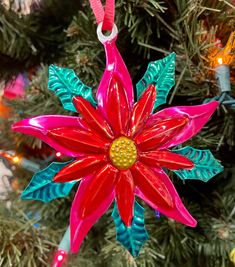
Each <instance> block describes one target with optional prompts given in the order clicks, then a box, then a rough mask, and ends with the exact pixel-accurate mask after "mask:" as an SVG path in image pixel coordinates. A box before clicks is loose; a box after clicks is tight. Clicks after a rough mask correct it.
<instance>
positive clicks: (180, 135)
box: [147, 101, 219, 149]
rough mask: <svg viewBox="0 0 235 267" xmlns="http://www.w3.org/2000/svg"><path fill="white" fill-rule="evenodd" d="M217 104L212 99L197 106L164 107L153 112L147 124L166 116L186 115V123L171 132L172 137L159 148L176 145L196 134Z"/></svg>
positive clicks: (156, 121)
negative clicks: (179, 128) (173, 132)
mask: <svg viewBox="0 0 235 267" xmlns="http://www.w3.org/2000/svg"><path fill="white" fill-rule="evenodd" d="M218 104H219V102H218V101H212V102H210V103H208V104H203V105H198V106H182V107H172V108H166V109H163V110H161V111H159V112H157V113H155V114H153V115H152V116H151V117H150V118H149V121H148V122H147V125H148V126H149V127H151V126H153V125H154V124H156V123H158V122H159V121H162V120H165V119H166V118H174V117H175V116H180V117H183V116H185V117H187V118H188V123H187V125H185V127H182V128H181V130H180V131H177V132H176V133H175V134H173V135H172V138H170V139H169V140H168V142H165V143H164V144H163V145H162V146H161V149H163V148H169V147H172V146H176V145H178V144H181V143H183V142H185V141H187V140H188V139H190V138H191V137H193V136H194V135H196V134H197V133H198V132H199V131H200V130H201V129H202V127H203V126H204V125H205V123H207V121H208V120H209V118H210V117H211V115H212V114H213V113H214V111H215V110H216V108H217V106H218Z"/></svg>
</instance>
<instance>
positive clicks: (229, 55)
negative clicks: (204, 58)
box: [208, 31, 235, 68]
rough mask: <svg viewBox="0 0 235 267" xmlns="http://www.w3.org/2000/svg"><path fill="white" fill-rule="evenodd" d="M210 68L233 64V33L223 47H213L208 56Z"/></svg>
mask: <svg viewBox="0 0 235 267" xmlns="http://www.w3.org/2000/svg"><path fill="white" fill-rule="evenodd" d="M208 58H209V61H210V65H211V67H212V68H214V67H217V66H219V65H222V64H224V65H233V64H234V63H235V31H234V32H231V34H230V36H229V38H228V41H227V43H226V45H225V47H217V46H216V47H214V48H213V50H212V52H211V53H210V54H209V55H208Z"/></svg>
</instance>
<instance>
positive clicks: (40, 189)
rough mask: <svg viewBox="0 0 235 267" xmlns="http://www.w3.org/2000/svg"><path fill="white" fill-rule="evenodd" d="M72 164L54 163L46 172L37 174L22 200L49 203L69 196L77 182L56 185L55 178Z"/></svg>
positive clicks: (22, 195) (42, 171)
mask: <svg viewBox="0 0 235 267" xmlns="http://www.w3.org/2000/svg"><path fill="white" fill-rule="evenodd" d="M70 163H71V161H69V162H64V163H61V162H53V163H51V164H50V165H49V166H48V167H47V168H45V169H44V170H41V171H39V172H37V173H36V174H35V175H34V176H33V178H32V180H31V181H30V183H29V184H28V186H27V187H26V189H25V190H24V192H23V193H22V194H21V198H22V199H30V200H32V199H33V200H41V201H43V202H49V201H51V200H53V199H55V198H58V197H65V196H67V195H68V194H69V192H70V191H71V189H72V187H73V186H74V185H75V183H76V182H68V183H55V182H53V178H54V176H55V175H56V174H57V173H58V172H59V171H60V170H61V169H62V168H64V167H65V166H67V165H68V164H70Z"/></svg>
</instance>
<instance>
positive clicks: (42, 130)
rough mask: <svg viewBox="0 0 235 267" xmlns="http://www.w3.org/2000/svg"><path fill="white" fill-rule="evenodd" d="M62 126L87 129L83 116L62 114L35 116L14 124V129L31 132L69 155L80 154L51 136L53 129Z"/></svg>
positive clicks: (25, 132)
mask: <svg viewBox="0 0 235 267" xmlns="http://www.w3.org/2000/svg"><path fill="white" fill-rule="evenodd" d="M61 127H65V128H68V129H74V128H76V129H77V130H78V131H79V130H81V131H87V130H88V129H87V128H86V126H85V124H84V123H83V122H82V120H81V118H78V117H72V116H62V115H45V116H38V117H34V118H28V119H25V120H22V121H19V122H16V123H15V124H13V125H12V130H13V131H16V132H21V133H24V134H30V135H33V136H34V137H37V138H39V139H41V140H42V141H44V142H45V143H47V144H48V145H50V146H51V147H53V148H54V149H55V150H57V151H59V152H61V153H63V154H65V155H68V156H72V157H74V156H78V155H79V153H75V152H72V151H71V150H70V149H67V148H65V147H64V146H63V145H61V144H60V142H57V141H56V140H54V139H53V138H52V137H50V136H49V132H50V131H51V130H55V129H58V128H61Z"/></svg>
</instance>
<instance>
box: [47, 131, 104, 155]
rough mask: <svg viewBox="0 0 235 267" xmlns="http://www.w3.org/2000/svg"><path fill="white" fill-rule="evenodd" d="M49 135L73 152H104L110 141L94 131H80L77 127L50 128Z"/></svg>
mask: <svg viewBox="0 0 235 267" xmlns="http://www.w3.org/2000/svg"><path fill="white" fill-rule="evenodd" d="M48 135H49V136H50V138H51V139H53V140H55V141H56V142H57V143H59V144H60V145H61V146H63V147H65V148H66V149H67V150H70V151H72V152H73V154H90V153H91V154H93V153H104V152H105V151H106V149H107V147H108V146H109V142H106V141H104V140H102V139H101V138H100V137H99V136H97V135H95V134H94V133H92V132H85V131H79V130H77V129H76V128H59V129H54V130H50V131H49V133H48Z"/></svg>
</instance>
